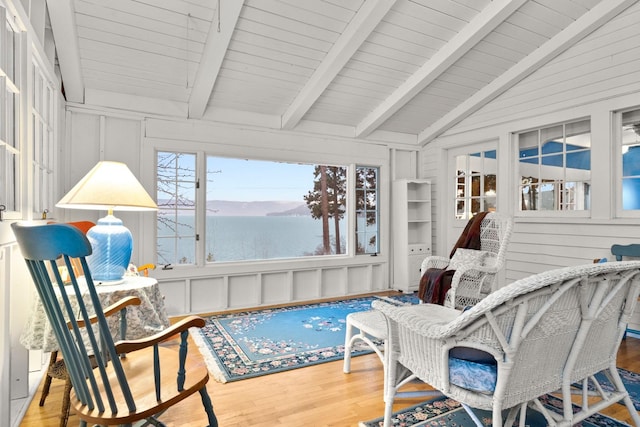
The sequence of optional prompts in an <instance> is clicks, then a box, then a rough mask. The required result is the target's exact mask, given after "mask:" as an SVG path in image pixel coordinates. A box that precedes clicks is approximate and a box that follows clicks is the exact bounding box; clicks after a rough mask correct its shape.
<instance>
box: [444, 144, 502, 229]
mask: <svg viewBox="0 0 640 427" xmlns="http://www.w3.org/2000/svg"><path fill="white" fill-rule="evenodd" d="M489 151H495V152H496V171H495V175H496V195H495V196H492V197H495V205H496V210H497V209H498V208H499V199H500V197H499V193H500V190H501V188H502V187H501V185H500V176H499V175H500V164H499V159H500V150H499V144H498V140H490V141H483V142H477V143H473V144H465V145H464V146H460V147H455V148H451V149H449V153H448V162H449V167H448V169H447V170H448V171H449V173H448V180H449V181H448V182H449V185H448V188H450V189H451V193H449V194H450V196H449V197H448V200H449V202H447V212H449V218H450V220H451V221H452V224H457V226H460V225H465V224H466V223H467V222H468V221H469V219H468V218H458V217H457V207H456V204H457V200H458V199H459V198H458V196H457V190H458V176H457V170H458V166H457V164H456V159H457V158H458V157H459V156H470V155H471V154H473V153H485V152H489ZM481 175H482V176H483V177H484V175H486V174H485V173H484V171H483V173H482V174H481ZM483 179H484V178H483ZM464 198H465V200H466V199H469V200H471V199H472V198H473V197H472V196H471V195H469V196H467V195H466V194H465V197H464ZM480 198H481V199H483V200H484V196H482V195H481V196H480ZM481 204H482V205H483V203H481Z"/></svg>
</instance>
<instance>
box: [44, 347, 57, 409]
mask: <svg viewBox="0 0 640 427" xmlns="http://www.w3.org/2000/svg"><path fill="white" fill-rule="evenodd" d="M56 359H58V352H57V351H52V352H51V357H50V358H49V366H48V367H47V377H46V378H45V380H44V385H43V386H42V394H41V395H40V406H44V401H45V399H46V398H47V396H48V395H49V389H50V388H51V379H52V377H51V374H50V373H49V368H50V367H51V366H53V364H54V363H56Z"/></svg>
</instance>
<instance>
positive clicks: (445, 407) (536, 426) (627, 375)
mask: <svg viewBox="0 0 640 427" xmlns="http://www.w3.org/2000/svg"><path fill="white" fill-rule="evenodd" d="M618 371H619V372H620V377H621V378H622V381H623V382H624V384H625V387H626V388H627V391H628V392H629V395H630V396H631V400H632V401H633V404H634V406H635V407H636V409H640V374H636V373H635V372H631V371H627V370H625V369H621V368H618ZM599 375H600V374H598V376H599ZM602 377H603V378H599V379H600V380H601V381H602V380H603V379H604V375H602ZM603 382H604V386H603V388H605V389H611V387H610V386H607V385H606V384H607V383H608V381H607V380H604V381H603ZM541 400H542V402H543V404H544V405H545V406H547V407H548V408H551V409H553V408H558V409H559V411H562V409H561V408H562V402H561V401H560V399H558V398H556V397H553V396H549V395H547V396H544V397H543V398H542V399H541ZM477 414H478V417H479V418H480V420H481V421H482V423H483V425H485V426H487V427H488V426H491V424H492V423H491V412H489V411H477ZM382 424H383V418H382V417H379V418H376V419H373V420H371V421H364V422H361V423H360V427H381V426H382ZM391 425H392V426H394V427H420V426H458V427H475V423H474V422H473V420H472V419H471V417H470V416H469V414H467V412H466V411H465V410H464V409H463V408H462V406H461V405H460V403H458V402H457V401H455V400H453V399H449V398H447V397H444V396H443V397H437V398H435V399H430V400H428V401H425V402H422V403H420V404H418V405H413V406H410V407H407V408H404V409H401V410H399V411H398V412H395V413H394V414H393V415H392V419H391ZM516 425H517V424H516ZM546 425H547V422H546V420H545V419H544V417H543V416H542V415H541V414H540V413H538V412H535V411H533V410H529V412H528V415H527V426H528V427H544V426H546ZM579 425H580V426H582V427H596V426H606V427H628V424H626V423H624V422H622V421H618V420H615V419H613V418H610V417H607V416H605V415H602V414H595V415H592V416H591V417H589V418H587V419H586V420H584V421H582V422H581V423H580V424H579Z"/></svg>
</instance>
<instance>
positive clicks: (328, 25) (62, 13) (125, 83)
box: [47, 0, 635, 146]
mask: <svg viewBox="0 0 640 427" xmlns="http://www.w3.org/2000/svg"><path fill="white" fill-rule="evenodd" d="M633 3H635V1H634V0H245V1H244V2H243V1H242V0H109V1H104V0H73V1H69V0H47V4H48V8H49V15H50V21H51V27H52V31H53V34H54V38H55V42H56V50H57V55H58V61H59V64H60V70H61V74H62V79H63V83H64V88H65V94H66V97H67V100H68V101H70V102H76V103H83V102H85V100H86V99H87V97H88V94H91V95H92V96H91V99H92V100H95V99H100V98H101V97H103V98H109V99H117V98H120V99H124V100H131V99H135V98H139V99H145V100H147V101H148V102H150V103H154V102H157V103H159V104H160V105H176V106H178V107H177V108H176V111H184V112H185V116H186V117H189V118H201V119H204V120H217V121H223V122H233V123H238V124H244V125H256V124H259V125H262V126H265V125H266V126H269V127H274V128H280V129H298V130H303V131H307V132H322V133H326V134H336V135H342V136H349V137H357V138H364V139H367V140H371V141H372V142H376V141H393V142H397V143H406V144H408V145H410V146H420V145H424V144H426V143H428V142H429V141H431V140H433V139H434V138H435V137H437V136H438V135H440V134H441V133H443V132H445V131H446V130H447V129H449V128H450V127H451V126H453V125H455V124H456V123H457V122H459V121H460V120H462V119H464V118H465V117H467V116H468V115H469V114H471V113H473V112H474V111H476V110H477V109H479V108H480V107H482V106H483V105H485V104H486V103H488V102H489V101H491V100H492V99H494V98H495V97H496V96H498V95H500V94H501V93H502V92H504V91H505V90H507V89H508V88H510V87H512V86H513V85H514V84H516V83H517V82H518V81H520V80H521V79H523V78H524V77H526V76H527V75H529V74H530V73H532V72H533V71H535V70H536V69H537V68H539V67H541V66H542V65H544V64H545V63H547V62H548V61H549V60H551V59H553V58H554V57H555V56H557V55H558V54H560V53H561V52H563V51H565V50H566V49H568V48H569V47H571V46H572V45H573V44H575V43H576V42H578V41H579V40H580V39H582V38H584V36H586V35H587V34H589V33H590V32H592V31H594V30H595V29H597V28H598V27H599V26H601V25H602V24H604V23H605V22H606V21H608V20H609V19H611V18H612V17H613V16H615V15H617V14H619V13H620V12H621V11H623V10H624V9H625V8H627V7H629V6H630V5H631V4H633ZM122 102H123V103H124V102H127V101H122ZM181 108H182V110H181ZM169 111H173V110H169Z"/></svg>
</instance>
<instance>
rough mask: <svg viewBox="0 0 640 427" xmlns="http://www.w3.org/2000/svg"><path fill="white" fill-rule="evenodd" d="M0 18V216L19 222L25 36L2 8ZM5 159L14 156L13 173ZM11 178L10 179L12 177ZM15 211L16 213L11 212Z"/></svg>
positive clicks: (23, 150)
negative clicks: (9, 106) (1, 207)
mask: <svg viewBox="0 0 640 427" xmlns="http://www.w3.org/2000/svg"><path fill="white" fill-rule="evenodd" d="M0 11H1V13H0V16H1V17H2V18H3V19H2V24H0V31H2V39H3V43H0V46H1V47H2V49H1V51H0V68H1V69H2V76H1V77H0V121H1V123H0V129H1V132H0V149H1V150H2V153H0V174H2V175H3V176H2V178H0V185H2V186H3V188H0V205H4V206H5V208H4V211H3V212H2V217H3V219H9V220H11V219H20V218H22V211H23V209H24V207H25V200H24V197H25V188H24V185H23V183H24V182H25V179H24V178H25V177H24V167H25V163H24V156H25V153H26V151H27V144H26V143H25V142H24V138H23V137H22V135H23V132H22V131H23V129H22V128H21V126H22V125H21V124H22V123H23V120H22V112H23V105H24V103H26V102H27V99H26V93H27V92H28V90H27V89H28V86H29V85H28V84H25V82H23V81H22V77H23V76H24V74H25V73H24V70H23V65H22V64H23V63H24V61H23V58H24V56H25V55H26V53H27V52H26V51H25V43H24V39H25V37H26V33H25V32H23V31H20V29H19V27H18V26H17V25H16V23H15V22H14V21H13V19H12V18H11V16H10V15H9V14H8V13H7V11H6V9H5V8H4V7H0ZM8 31H11V32H12V33H13V34H12V36H13V37H12V40H13V44H12V46H11V48H12V49H13V50H12V58H13V61H12V63H11V64H8V55H9V49H10V46H9V43H7V42H6V33H7V32H8ZM8 65H10V66H12V71H11V72H9V71H10V70H8V69H7V66H8ZM8 93H11V94H12V96H13V100H14V102H13V114H12V116H11V117H8V115H7V112H8V109H7V98H8V96H7V94H8ZM9 121H10V122H11V126H12V128H13V132H12V138H11V141H9V140H7V137H6V136H7V133H6V132H7V130H8V127H9ZM6 156H13V170H11V168H8V167H7V165H8V164H9V163H8V159H7V157H6ZM11 175H13V176H12V177H11ZM11 192H12V193H13V196H12V199H10V200H11V202H12V205H10V204H9V199H7V194H9V193H11ZM12 207H15V209H11V208H12Z"/></svg>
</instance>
